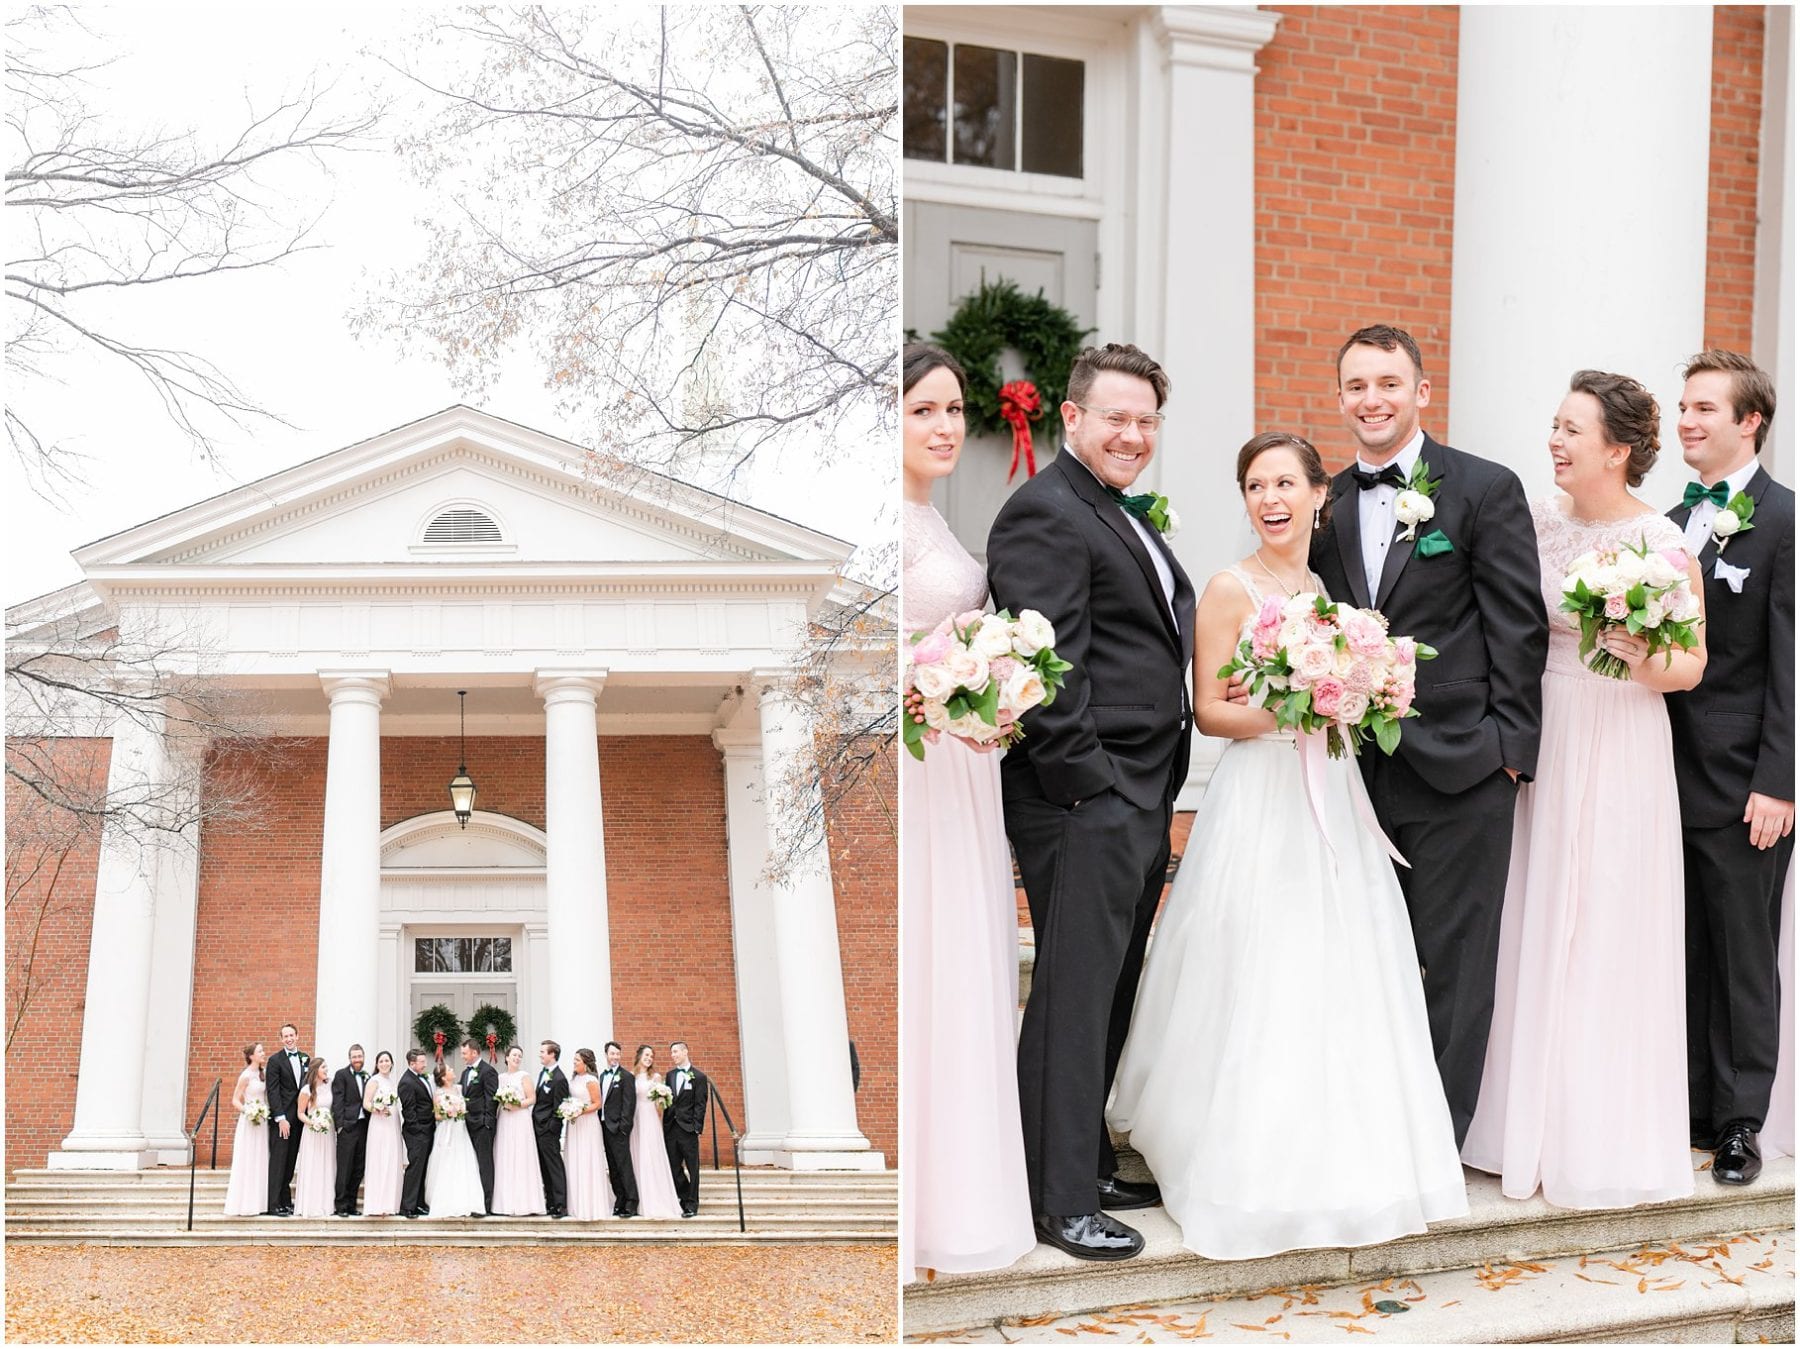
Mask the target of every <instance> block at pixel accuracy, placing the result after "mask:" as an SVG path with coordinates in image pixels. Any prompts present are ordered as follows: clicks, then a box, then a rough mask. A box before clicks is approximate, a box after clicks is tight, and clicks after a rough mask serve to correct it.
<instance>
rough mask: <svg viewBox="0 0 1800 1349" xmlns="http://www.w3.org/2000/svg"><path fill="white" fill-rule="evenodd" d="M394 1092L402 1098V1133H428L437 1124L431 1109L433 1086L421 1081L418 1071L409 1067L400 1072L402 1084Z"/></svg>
mask: <svg viewBox="0 0 1800 1349" xmlns="http://www.w3.org/2000/svg"><path fill="white" fill-rule="evenodd" d="M394 1094H395V1095H397V1096H398V1097H399V1098H400V1131H401V1132H402V1133H409V1134H421V1133H422V1134H428V1133H430V1132H431V1131H432V1129H434V1128H435V1127H436V1126H437V1117H436V1116H435V1115H434V1114H433V1113H432V1110H431V1088H429V1087H427V1086H426V1085H425V1084H424V1083H423V1082H421V1081H419V1076H418V1074H417V1073H415V1072H413V1071H412V1070H411V1069H410V1068H409V1069H407V1070H406V1071H405V1072H404V1073H402V1074H400V1085H399V1086H398V1087H396V1088H395V1089H394Z"/></svg>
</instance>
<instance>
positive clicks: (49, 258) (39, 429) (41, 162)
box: [6, 7, 379, 500]
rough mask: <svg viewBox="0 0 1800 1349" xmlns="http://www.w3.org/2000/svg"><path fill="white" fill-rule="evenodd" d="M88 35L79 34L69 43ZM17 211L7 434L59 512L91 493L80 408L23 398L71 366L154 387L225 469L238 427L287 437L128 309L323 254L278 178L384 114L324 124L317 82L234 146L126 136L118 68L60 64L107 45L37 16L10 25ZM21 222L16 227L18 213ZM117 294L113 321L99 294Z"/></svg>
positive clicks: (10, 177) (234, 137) (39, 10)
mask: <svg viewBox="0 0 1800 1349" xmlns="http://www.w3.org/2000/svg"><path fill="white" fill-rule="evenodd" d="M71 30H74V31H71ZM6 36H7V39H8V53H9V55H8V60H7V67H6V78H7V94H8V111H7V118H6V125H7V136H8V141H9V144H8V150H7V161H6V163H7V168H6V205H7V208H8V211H9V220H10V222H11V223H13V224H14V235H15V237H16V238H17V239H20V240H24V241H25V242H26V247H25V249H24V250H23V255H22V256H15V257H12V258H10V259H9V260H8V262H7V264H6V299H7V306H6V307H7V319H8V339H9V340H8V343H7V353H6V365H7V374H8V389H7V401H6V428H7V433H8V440H9V443H10V444H11V447H12V452H13V455H14V457H15V458H16V459H17V460H18V462H19V464H20V467H21V468H22V469H23V470H24V473H25V477H26V480H27V481H28V482H29V483H31V485H32V487H33V489H34V490H35V491H37V492H38V493H39V494H40V495H42V496H44V497H46V498H47V499H51V500H55V499H57V497H58V496H59V494H60V490H61V489H64V488H67V487H70V486H75V485H78V484H80V483H82V482H83V480H84V477H85V473H86V469H85V467H84V465H83V463H82V460H81V457H80V456H79V455H77V454H75V453H74V452H73V451H72V450H71V449H70V447H69V444H68V439H69V430H68V424H69V422H70V420H71V414H70V412H69V405H68V400H67V399H66V398H61V397H57V398H52V397H49V396H48V394H47V393H44V395H43V396H41V397H38V398H37V400H36V402H35V403H34V404H32V406H30V407H27V406H26V404H27V400H29V399H31V398H32V397H33V395H34V393H40V392H43V391H40V390H39V388H38V386H40V385H42V384H43V383H45V382H50V383H58V382H61V381H59V380H58V379H57V377H56V372H57V371H58V370H59V369H62V368H71V369H83V370H85V369H86V368H87V367H86V366H84V365H83V364H82V361H81V359H80V358H81V357H83V356H84V355H85V356H89V357H92V358H94V359H93V362H92V368H93V370H94V371H95V372H97V373H98V375H99V378H101V379H105V378H107V375H106V373H105V372H106V371H107V369H108V367H109V366H110V365H112V364H114V363H123V365H124V366H125V367H126V368H129V369H130V370H132V371H133V372H135V373H136V374H137V375H138V376H139V377H140V378H142V379H143V380H144V381H146V382H147V383H148V385H149V387H150V388H151V390H152V391H153V392H154V393H155V395H156V397H157V399H158V400H159V402H160V403H161V406H162V408H163V411H164V413H165V414H166V415H167V416H168V417H169V419H170V420H171V421H172V422H173V423H174V424H175V425H176V426H177V427H178V428H179V429H180V431H181V433H182V435H183V436H184V437H185V438H186V439H187V441H188V442H189V444H190V445H191V446H192V447H193V449H194V451H195V452H196V453H197V454H198V455H199V456H200V457H201V458H202V459H206V460H211V459H213V458H215V457H216V455H217V448H218V446H217V437H219V436H220V435H222V434H224V433H225V431H226V429H227V428H235V429H237V430H239V431H247V430H249V429H251V428H252V427H254V426H256V425H259V424H266V423H276V424H281V425H287V424H288V423H287V422H286V420H285V419H284V418H283V417H281V416H280V415H279V414H278V413H277V412H275V411H273V410H271V409H269V408H267V407H264V406H263V405H262V404H261V403H260V402H258V401H257V400H256V399H255V398H253V397H251V396H250V395H248V394H246V393H245V392H244V391H243V390H241V389H240V388H239V387H238V386H237V385H236V383H234V382H233V380H232V379H231V378H230V377H229V376H228V375H226V374H225V373H224V372H223V371H222V370H221V369H220V368H219V367H218V366H216V365H214V364H213V363H212V362H210V361H208V360H207V359H206V358H204V357H202V356H198V355H196V354H194V353H192V352H187V351H181V350H177V349H173V348H170V347H166V346H163V345H161V344H158V343H156V342H154V341H147V340H143V339H141V338H137V337H134V336H131V335H129V332H128V330H127V328H128V325H129V322H130V320H129V319H128V318H124V317H121V314H129V313H130V312H131V311H130V309H129V308H127V309H125V310H121V309H120V308H119V300H120V299H121V298H123V297H129V296H132V295H134V294H135V293H136V292H138V291H139V290H141V289H144V288H148V287H154V286H160V285H162V284H164V283H166V282H191V281H195V280H198V279H200V278H204V277H219V276H226V275H229V274H231V273H233V272H240V271H250V270H255V269H258V268H263V267H271V266H276V265H279V264H280V263H282V262H284V261H285V260H286V259H288V258H291V257H294V256H296V255H298V254H300V253H304V252H307V251H310V250H311V249H314V248H316V247H318V246H319V245H317V244H316V243H314V242H312V241H311V236H312V234H313V231H314V228H315V227H316V225H317V224H318V217H317V215H314V216H312V217H310V218H302V219H295V218H294V216H295V213H294V210H293V206H292V203H291V202H290V201H288V200H287V199H286V198H285V196H284V194H283V192H282V191H280V190H279V189H277V188H276V187H275V186H274V185H273V184H272V183H271V182H270V181H269V178H271V177H273V176H276V175H277V174H278V171H281V170H283V169H285V167H286V166H288V165H290V164H293V163H295V162H297V161H298V162H305V163H309V164H310V165H311V166H313V167H314V168H317V169H321V170H323V169H324V168H325V166H326V161H327V158H328V157H329V156H330V155H333V154H336V153H339V152H343V151H348V150H357V149H363V148H367V147H369V146H370V145H371V141H370V133H371V132H372V131H373V130H374V128H375V126H376V124H377V121H378V116H379V114H378V113H377V112H373V111H371V112H366V113H363V114H360V115H355V116H348V117H338V116H332V115H329V114H328V113H327V112H326V105H327V103H328V102H329V101H330V93H331V91H330V90H329V89H328V88H319V87H317V86H316V85H309V86H307V87H305V88H302V89H301V90H300V91H298V92H297V93H294V94H291V95H289V96H287V97H284V98H281V99H279V100H278V101H277V102H276V103H275V106H274V107H272V108H269V109H268V110H266V111H263V112H257V111H256V110H255V109H254V108H253V107H252V108H247V109H246V111H245V114H244V120H243V122H242V123H241V124H240V126H239V128H238V129H237V130H236V131H235V132H234V133H231V134H230V135H229V136H228V137H227V138H226V139H225V140H224V141H223V142H222V143H221V142H218V141H217V140H214V139H212V138H209V137H207V136H203V135H202V134H201V133H200V132H198V131H192V130H190V131H182V132H176V133H161V132H147V131H141V130H132V129H130V125H131V123H130V118H129V117H128V116H127V115H125V114H124V113H123V112H121V113H120V114H119V115H116V116H115V115H113V114H112V113H111V112H110V111H109V110H107V109H106V108H105V104H106V99H107V91H106V89H105V88H104V87H103V85H102V84H101V83H100V82H99V81H98V80H97V79H96V78H94V77H95V76H96V75H97V74H98V73H99V72H103V71H104V69H105V67H106V66H107V65H108V64H109V60H101V61H98V62H91V61H90V62H87V63H84V64H79V65H77V64H59V63H58V62H57V61H56V60H55V58H54V57H53V56H52V55H51V50H52V49H53V48H56V47H58V46H60V45H66V44H67V42H68V41H70V40H76V41H79V42H80V44H81V45H82V47H83V48H84V50H91V48H92V47H93V45H94V44H95V42H96V41H97V39H96V38H95V37H94V35H93V34H92V33H90V32H89V31H88V30H87V29H86V28H85V27H83V26H82V24H81V21H80V18H79V17H78V16H77V15H76V14H75V13H74V11H73V9H71V8H70V7H54V8H46V7H34V8H28V9H24V10H21V11H19V12H18V13H16V14H15V15H13V16H12V17H10V18H8V19H7V22H6ZM14 213H16V214H14ZM98 296H107V297H114V298H112V299H110V300H108V301H107V303H106V305H105V307H104V308H101V307H96V306H95V305H94V304H93V297H98Z"/></svg>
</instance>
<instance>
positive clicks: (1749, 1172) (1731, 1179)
mask: <svg viewBox="0 0 1800 1349" xmlns="http://www.w3.org/2000/svg"><path fill="white" fill-rule="evenodd" d="M1712 1174H1713V1179H1714V1180H1716V1181H1718V1182H1719V1184H1721V1185H1748V1184H1749V1183H1750V1182H1751V1181H1753V1180H1755V1179H1756V1178H1757V1177H1758V1176H1760V1175H1761V1174H1762V1153H1761V1151H1759V1150H1758V1148H1757V1146H1756V1130H1755V1129H1753V1128H1752V1127H1751V1125H1750V1121H1749V1120H1742V1119H1734V1120H1732V1121H1731V1123H1730V1124H1727V1125H1726V1126H1725V1128H1724V1130H1723V1131H1722V1132H1721V1133H1720V1134H1719V1145H1718V1147H1716V1148H1715V1149H1713V1165H1712Z"/></svg>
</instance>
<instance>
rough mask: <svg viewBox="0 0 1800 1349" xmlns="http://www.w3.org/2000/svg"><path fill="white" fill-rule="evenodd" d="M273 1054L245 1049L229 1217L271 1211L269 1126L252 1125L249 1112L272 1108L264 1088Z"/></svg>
mask: <svg viewBox="0 0 1800 1349" xmlns="http://www.w3.org/2000/svg"><path fill="white" fill-rule="evenodd" d="M268 1058H269V1053H268V1051H267V1050H266V1049H264V1048H263V1046H262V1042H261V1041H258V1042H257V1043H256V1044H253V1045H245V1046H244V1063H245V1065H246V1066H245V1068H244V1071H243V1072H241V1073H239V1074H238V1080H237V1086H236V1087H234V1088H232V1092H231V1108H232V1109H233V1110H235V1111H237V1112H238V1122H237V1131H236V1132H235V1133H233V1134H232V1136H231V1180H230V1182H229V1183H228V1184H227V1185H226V1187H225V1212H226V1214H227V1215H228V1216H232V1215H235V1216H248V1215H251V1214H257V1213H267V1212H268V1211H269V1125H268V1121H267V1120H264V1121H263V1123H261V1124H252V1123H251V1122H250V1121H249V1119H248V1118H246V1116H245V1113H244V1112H245V1111H246V1110H247V1109H248V1108H249V1107H250V1106H251V1104H253V1103H254V1102H257V1101H261V1102H263V1103H264V1104H265V1105H267V1104H268V1100H269V1096H268V1092H267V1090H266V1089H265V1088H264V1086H263V1064H264V1063H266V1062H267V1061H268Z"/></svg>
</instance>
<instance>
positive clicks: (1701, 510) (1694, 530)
mask: <svg viewBox="0 0 1800 1349" xmlns="http://www.w3.org/2000/svg"><path fill="white" fill-rule="evenodd" d="M1758 467H1759V465H1758V464H1757V461H1756V456H1755V455H1751V456H1750V462H1749V463H1747V464H1745V465H1744V466H1743V467H1742V468H1740V469H1738V470H1737V472H1735V473H1732V474H1729V475H1728V476H1726V477H1725V478H1724V479H1722V481H1723V482H1724V484H1725V499H1726V500H1727V501H1730V500H1731V499H1732V498H1733V497H1734V496H1736V495H1737V494H1738V493H1739V492H1743V491H1746V490H1748V489H1749V486H1750V479H1752V478H1754V477H1755V476H1756V470H1757V468H1758ZM1701 485H1702V486H1703V487H1711V486H1712V484H1711V483H1702V484H1701ZM1718 513H1719V508H1718V507H1717V506H1715V505H1713V502H1712V498H1711V497H1702V498H1701V499H1700V500H1699V501H1697V502H1695V503H1694V509H1693V511H1692V512H1690V513H1689V515H1688V522H1687V534H1686V543H1687V550H1688V554H1689V555H1690V556H1692V557H1699V556H1700V550H1701V549H1702V548H1704V547H1706V543H1707V540H1708V539H1710V538H1712V522H1713V516H1715V515H1717V514H1718Z"/></svg>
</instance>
